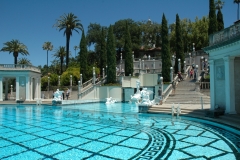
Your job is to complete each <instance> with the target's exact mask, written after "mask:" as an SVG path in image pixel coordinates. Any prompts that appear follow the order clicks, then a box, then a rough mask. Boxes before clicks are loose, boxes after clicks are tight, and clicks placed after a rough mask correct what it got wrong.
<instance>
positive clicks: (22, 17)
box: [0, 0, 237, 66]
mask: <svg viewBox="0 0 240 160" xmlns="http://www.w3.org/2000/svg"><path fill="white" fill-rule="evenodd" d="M70 12H72V13H74V14H75V15H76V16H77V17H78V19H80V20H81V23H82V24H83V26H84V29H85V34H86V32H87V27H88V25H89V24H90V23H99V24H100V25H102V26H109V25H110V24H114V23H115V22H116V21H118V20H121V19H126V18H131V19H133V20H134V21H142V20H147V19H149V18H150V19H151V20H152V21H154V22H157V23H161V19H162V14H163V13H164V14H165V16H166V18H167V20H168V23H169V24H170V23H174V22H175V19H176V14H177V13H178V14H179V17H180V19H183V18H189V19H191V20H192V21H194V19H195V18H196V17H198V18H202V17H203V16H208V13H209V1H208V0H68V1H66V0H1V1H0V21H1V25H0V48H2V47H3V43H5V42H7V41H11V40H12V39H18V40H20V41H21V42H22V43H24V44H25V45H26V46H27V47H28V51H29V53H30V55H28V56H22V55H19V58H21V57H26V58H27V59H29V60H30V61H31V63H32V64H33V65H34V66H38V65H42V66H43V65H45V64H46V63H47V58H46V57H47V52H46V51H45V50H43V49H42V45H43V43H44V42H46V41H50V42H52V44H53V46H54V50H56V48H58V47H59V46H65V45H66V38H65V36H63V31H60V32H59V31H58V30H57V29H56V28H54V27H53V25H54V24H55V22H56V20H57V19H59V17H60V16H61V15H63V14H64V13H70ZM222 13H223V16H224V23H225V27H229V26H230V25H232V24H233V23H234V21H236V20H237V5H236V4H234V3H233V0H225V4H224V6H223V9H222ZM80 39H81V32H80V33H79V34H78V33H77V32H73V35H72V37H71V39H70V51H71V52H72V55H75V51H74V49H73V47H74V46H75V45H79V43H80ZM54 50H53V51H54ZM53 51H52V52H49V64H50V61H51V60H53V59H54V58H53V56H52V54H53V53H54V52H53ZM13 62H14V58H13V55H12V54H9V53H8V52H0V64H13Z"/></svg>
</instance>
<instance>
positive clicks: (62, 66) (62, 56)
mask: <svg viewBox="0 0 240 160" xmlns="http://www.w3.org/2000/svg"><path fill="white" fill-rule="evenodd" d="M62 67H63V56H61V73H60V74H62V72H63V69H62Z"/></svg>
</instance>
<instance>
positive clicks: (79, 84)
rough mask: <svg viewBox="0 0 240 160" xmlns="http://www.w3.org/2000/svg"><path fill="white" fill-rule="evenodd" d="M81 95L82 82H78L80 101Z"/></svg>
mask: <svg viewBox="0 0 240 160" xmlns="http://www.w3.org/2000/svg"><path fill="white" fill-rule="evenodd" d="M80 93H81V82H80V81H78V99H80V98H81V96H80Z"/></svg>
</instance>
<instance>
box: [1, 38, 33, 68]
mask: <svg viewBox="0 0 240 160" xmlns="http://www.w3.org/2000/svg"><path fill="white" fill-rule="evenodd" d="M0 51H3V52H9V54H10V53H13V57H14V64H17V57H18V54H19V53H20V54H22V55H29V53H28V50H27V46H25V45H24V44H23V43H21V42H20V41H19V40H12V41H10V42H6V43H4V47H3V48H2V49H1V50H0Z"/></svg>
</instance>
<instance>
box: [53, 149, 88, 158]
mask: <svg viewBox="0 0 240 160" xmlns="http://www.w3.org/2000/svg"><path fill="white" fill-rule="evenodd" d="M91 155H92V153H89V152H86V151H82V150H79V149H71V150H67V151H65V152H62V153H60V154H57V155H56V156H54V158H57V159H59V160H79V159H83V158H86V157H89V156H91Z"/></svg>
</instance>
